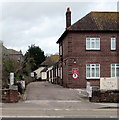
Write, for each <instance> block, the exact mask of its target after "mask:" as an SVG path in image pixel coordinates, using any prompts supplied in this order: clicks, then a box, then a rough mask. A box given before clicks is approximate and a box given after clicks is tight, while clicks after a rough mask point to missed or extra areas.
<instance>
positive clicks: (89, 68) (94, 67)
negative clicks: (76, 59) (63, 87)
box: [86, 64, 100, 79]
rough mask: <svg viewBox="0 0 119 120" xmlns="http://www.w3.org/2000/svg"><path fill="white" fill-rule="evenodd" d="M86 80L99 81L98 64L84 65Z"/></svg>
mask: <svg viewBox="0 0 119 120" xmlns="http://www.w3.org/2000/svg"><path fill="white" fill-rule="evenodd" d="M86 78H87V79H99V78H100V64H87V65H86Z"/></svg>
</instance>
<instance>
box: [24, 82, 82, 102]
mask: <svg viewBox="0 0 119 120" xmlns="http://www.w3.org/2000/svg"><path fill="white" fill-rule="evenodd" d="M25 95H26V99H27V100H79V99H80V97H79V96H78V91H76V90H74V89H68V88H63V87H62V86H59V85H54V84H51V83H48V82H33V83H30V84H29V85H28V86H27V89H26V93H25Z"/></svg>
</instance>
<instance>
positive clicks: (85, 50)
mask: <svg viewBox="0 0 119 120" xmlns="http://www.w3.org/2000/svg"><path fill="white" fill-rule="evenodd" d="M118 15H119V12H90V13H89V14H87V15H86V16H84V17H83V18H81V19H80V20H79V21H77V22H76V23H74V24H73V25H71V11H70V9H69V8H68V9H67V12H66V30H65V31H64V33H63V34H62V35H61V37H60V38H59V39H58V41H57V43H58V44H59V53H60V58H59V59H60V60H59V68H58V69H60V73H61V75H60V83H61V85H63V86H66V87H71V88H84V87H86V83H87V81H88V82H90V83H91V85H92V86H99V84H100V78H101V77H119V24H117V23H118Z"/></svg>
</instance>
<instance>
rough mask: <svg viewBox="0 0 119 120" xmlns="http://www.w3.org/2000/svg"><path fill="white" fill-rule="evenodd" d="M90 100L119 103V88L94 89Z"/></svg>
mask: <svg viewBox="0 0 119 120" xmlns="http://www.w3.org/2000/svg"><path fill="white" fill-rule="evenodd" d="M89 100H90V102H110V103H119V90H108V91H102V90H93V91H92V97H91V98H89Z"/></svg>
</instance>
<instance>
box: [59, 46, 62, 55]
mask: <svg viewBox="0 0 119 120" xmlns="http://www.w3.org/2000/svg"><path fill="white" fill-rule="evenodd" d="M59 52H60V55H62V46H60V48H59Z"/></svg>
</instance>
